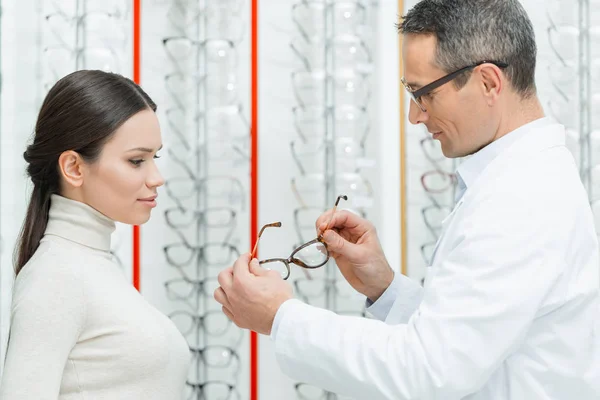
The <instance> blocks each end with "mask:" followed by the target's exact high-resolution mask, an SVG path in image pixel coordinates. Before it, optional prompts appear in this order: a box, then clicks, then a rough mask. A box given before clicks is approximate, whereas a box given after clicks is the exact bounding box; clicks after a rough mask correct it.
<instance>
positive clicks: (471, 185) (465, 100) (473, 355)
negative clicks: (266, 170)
mask: <svg viewBox="0 0 600 400" xmlns="http://www.w3.org/2000/svg"><path fill="white" fill-rule="evenodd" d="M399 31H400V33H401V34H402V35H403V37H404V47H403V57H404V68H405V69H404V76H405V79H403V80H402V82H403V83H404V84H405V86H406V88H407V90H408V91H409V92H410V93H411V95H412V97H413V101H411V104H410V114H409V119H410V122H411V123H413V124H424V125H425V126H426V127H427V129H428V130H429V132H430V133H431V134H432V135H433V137H434V139H436V140H439V141H440V143H441V146H442V150H443V152H444V154H445V155H446V156H447V157H466V156H470V157H469V158H468V159H467V160H466V161H464V162H463V163H462V164H461V166H460V167H459V168H458V170H457V178H458V181H459V186H458V188H459V190H458V196H457V204H456V206H455V208H454V210H453V211H452V213H451V214H450V216H449V217H448V218H447V219H446V220H445V221H444V223H443V230H442V234H441V237H440V240H439V241H438V243H437V248H436V250H435V252H434V256H433V261H432V265H431V266H430V267H429V268H428V270H429V271H428V274H427V277H426V280H425V285H424V287H423V288H421V287H420V286H418V285H417V284H415V283H414V282H413V281H412V280H410V279H408V278H407V277H404V276H402V275H401V274H396V275H395V274H394V273H393V270H392V269H391V268H390V266H389V265H388V263H387V261H386V259H385V256H384V254H383V251H382V249H381V247H380V244H379V240H378V238H377V234H376V232H375V229H374V227H373V225H372V224H370V223H369V222H367V221H365V220H364V219H361V218H359V217H358V216H356V215H354V214H352V213H349V212H346V211H340V212H336V213H335V214H334V215H333V220H332V222H331V224H330V225H329V226H330V228H331V229H326V227H327V222H328V221H329V218H330V217H331V212H329V213H326V214H325V215H323V216H321V217H320V218H319V220H318V221H317V231H318V233H319V234H321V233H323V239H324V240H325V242H326V243H327V245H328V247H329V249H330V251H331V252H332V254H333V256H334V258H335V260H336V263H337V265H338V267H339V269H340V271H341V272H342V274H343V276H344V277H345V278H346V279H347V280H348V282H349V283H350V284H351V285H352V286H353V287H354V288H355V289H356V290H357V291H358V292H360V293H362V294H364V295H365V296H366V297H367V298H368V301H367V304H368V305H369V311H370V312H371V313H372V314H373V315H374V316H375V317H376V318H377V319H379V321H378V320H372V319H361V318H352V317H344V316H338V315H336V314H334V313H332V312H330V311H327V310H323V309H318V308H315V307H311V306H309V305H306V304H303V303H301V302H300V301H298V300H295V299H292V289H291V288H290V286H289V284H287V283H286V282H285V281H282V280H281V279H280V277H279V275H278V274H277V273H274V272H272V271H267V270H265V269H263V268H262V267H260V266H259V264H258V262H257V261H256V260H252V261H251V260H250V256H249V255H248V254H246V255H243V256H242V257H240V259H239V260H238V261H237V262H236V263H235V264H234V265H233V267H231V268H228V269H227V270H225V271H223V272H222V273H221V274H220V275H219V282H220V284H221V287H220V288H219V289H217V290H216V291H215V298H216V299H217V301H219V302H220V303H221V304H222V305H223V311H224V312H225V313H226V314H227V316H228V317H229V318H230V319H231V320H233V321H234V322H235V323H236V324H237V325H238V326H240V327H243V328H249V329H252V330H255V331H257V332H259V333H262V334H270V335H271V337H272V339H273V340H274V342H275V348H276V353H277V359H278V362H279V365H280V366H281V368H282V370H283V372H284V373H286V374H287V375H289V376H290V377H291V378H293V379H295V380H298V381H302V382H306V383H309V384H313V385H316V386H319V387H322V388H324V389H327V390H329V391H332V392H336V393H340V394H344V395H350V396H352V397H353V398H357V399H394V400H399V399H442V400H452V399H463V398H467V399H486V400H490V399H494V400H495V399H498V400H500V399H502V400H506V399H516V400H533V399H552V400H557V399H565V400H571V399H577V400H584V399H586V400H587V399H590V400H591V399H598V398H600V392H598V388H594V387H593V385H594V384H595V383H594V382H595V377H594V375H593V373H594V372H593V366H592V364H593V358H594V357H597V354H596V355H595V356H594V352H598V350H597V348H598V346H599V344H600V343H598V341H599V340H600V339H598V338H597V337H595V336H594V320H595V319H597V318H600V315H598V301H599V273H598V271H599V256H598V243H597V237H596V232H595V229H594V226H593V217H592V213H591V209H590V206H589V203H588V199H587V195H586V192H585V190H584V188H583V186H582V184H581V181H580V179H579V176H578V170H577V166H576V165H575V162H574V160H573V157H572V156H571V154H570V153H569V151H568V150H567V148H566V147H565V131H564V127H563V126H562V125H558V124H555V123H553V122H551V121H550V120H548V119H547V118H545V117H544V112H543V110H542V107H541V105H540V102H539V100H538V98H537V95H536V87H535V81H534V71H535V63H536V45H535V39H534V32H533V28H532V25H531V22H530V20H529V18H528V17H527V15H526V13H525V11H524V9H523V7H522V6H521V5H520V4H519V2H518V1H517V0H423V1H421V2H420V3H418V4H417V5H416V6H415V7H414V8H413V9H412V10H410V11H409V13H408V14H407V15H406V16H405V17H404V19H403V21H402V23H401V24H400V25H399ZM323 230H325V231H324V232H323Z"/></svg>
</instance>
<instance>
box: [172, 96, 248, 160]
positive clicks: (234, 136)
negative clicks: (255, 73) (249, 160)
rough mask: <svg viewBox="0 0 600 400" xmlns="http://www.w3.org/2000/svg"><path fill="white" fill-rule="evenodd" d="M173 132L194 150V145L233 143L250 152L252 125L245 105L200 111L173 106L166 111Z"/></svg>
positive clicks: (211, 106) (210, 106)
mask: <svg viewBox="0 0 600 400" xmlns="http://www.w3.org/2000/svg"><path fill="white" fill-rule="evenodd" d="M165 117H166V120H167V126H168V128H169V132H172V133H173V134H174V136H175V137H176V138H177V139H179V142H180V143H181V145H183V146H186V147H187V148H188V150H187V151H186V152H189V151H193V148H194V146H198V145H200V144H202V145H208V146H211V145H212V143H218V144H224V142H225V141H229V142H232V143H233V144H235V145H236V146H239V147H241V149H242V150H244V152H247V148H248V144H247V142H248V138H249V136H250V124H249V122H248V119H247V118H246V116H245V115H244V107H243V105H242V103H235V104H233V105H227V106H213V105H211V104H208V108H201V109H198V108H197V107H193V106H192V104H185V105H184V106H183V107H179V106H174V107H169V108H167V109H166V111H165Z"/></svg>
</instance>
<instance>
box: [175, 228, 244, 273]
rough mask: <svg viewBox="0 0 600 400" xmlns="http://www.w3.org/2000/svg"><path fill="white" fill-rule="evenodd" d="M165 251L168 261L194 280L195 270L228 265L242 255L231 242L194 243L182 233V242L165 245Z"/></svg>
mask: <svg viewBox="0 0 600 400" xmlns="http://www.w3.org/2000/svg"><path fill="white" fill-rule="evenodd" d="M163 252H164V255H165V259H166V261H167V263H168V264H169V265H171V266H172V267H175V268H176V269H177V271H178V272H179V273H180V274H181V276H182V277H184V278H186V279H187V280H189V281H193V280H194V278H192V277H193V276H195V272H194V271H196V270H198V269H209V268H213V269H216V268H224V267H228V266H230V265H231V264H233V262H234V261H235V260H236V259H237V258H238V257H239V256H240V252H239V250H238V249H237V247H236V246H233V245H231V244H230V243H227V242H209V243H203V244H201V245H193V244H191V243H189V241H188V239H186V238H185V237H184V236H183V235H180V242H177V243H171V244H168V245H166V246H164V247H163Z"/></svg>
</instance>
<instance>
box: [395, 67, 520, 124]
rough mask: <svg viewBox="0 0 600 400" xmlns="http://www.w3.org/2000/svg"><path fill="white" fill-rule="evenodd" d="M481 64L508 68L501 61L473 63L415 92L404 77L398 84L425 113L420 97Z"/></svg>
mask: <svg viewBox="0 0 600 400" xmlns="http://www.w3.org/2000/svg"><path fill="white" fill-rule="evenodd" d="M483 64H494V65H495V66H497V67H498V68H506V67H508V64H507V63H505V62H502V61H480V62H478V63H475V64H473V65H468V66H466V67H463V68H461V69H459V70H456V71H454V72H451V73H449V74H448V75H445V76H443V77H441V78H440V79H437V80H435V81H433V82H431V83H429V84H427V85H425V86H423V87H422V88H420V89H417V90H413V88H411V87H410V85H409V84H408V83H407V82H406V79H404V77H402V78H401V79H400V82H402V85H404V88H405V89H406V91H407V92H408V93H409V94H410V97H411V98H412V100H413V101H414V102H415V104H416V105H417V106H419V108H420V109H421V111H423V112H427V110H426V109H425V107H424V106H423V103H422V102H421V97H422V96H425V95H426V94H428V93H430V92H432V91H433V90H435V89H437V88H439V87H440V86H442V85H444V84H446V83H448V82H450V81H452V80H453V79H456V78H457V77H458V76H459V75H460V74H462V73H463V72H465V71H468V70H470V69H473V68H476V67H478V66H480V65H483Z"/></svg>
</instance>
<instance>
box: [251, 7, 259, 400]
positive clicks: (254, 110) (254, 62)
mask: <svg viewBox="0 0 600 400" xmlns="http://www.w3.org/2000/svg"><path fill="white" fill-rule="evenodd" d="M250 7H251V10H250V14H251V15H250V18H251V20H252V26H251V28H250V29H251V33H250V35H251V38H250V39H251V40H250V41H251V60H250V64H251V66H250V81H251V94H250V97H251V99H250V102H251V111H250V113H251V116H250V118H251V124H250V140H251V143H252V144H251V146H252V156H251V159H250V240H251V241H254V240H256V237H257V236H258V0H252V4H251V6H250ZM250 400H258V335H257V333H256V332H250Z"/></svg>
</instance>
